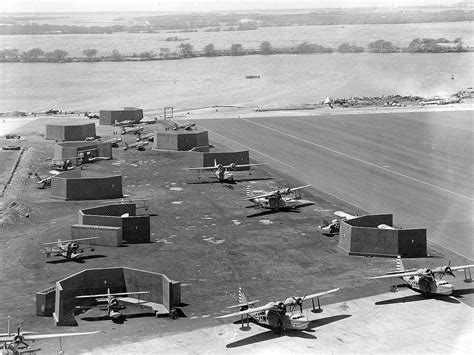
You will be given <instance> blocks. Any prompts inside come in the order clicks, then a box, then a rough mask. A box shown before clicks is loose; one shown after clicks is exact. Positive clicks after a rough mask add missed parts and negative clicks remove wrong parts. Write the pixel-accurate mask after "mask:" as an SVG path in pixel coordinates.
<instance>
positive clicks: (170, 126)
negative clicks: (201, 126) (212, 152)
mask: <svg viewBox="0 0 474 355" xmlns="http://www.w3.org/2000/svg"><path fill="white" fill-rule="evenodd" d="M156 122H157V123H159V124H161V125H162V126H165V129H168V130H170V129H172V130H173V131H178V130H180V129H183V130H185V131H191V130H192V129H193V127H196V124H195V123H193V122H191V123H184V124H180V125H179V124H177V123H176V122H173V121H170V120H158V121H156Z"/></svg>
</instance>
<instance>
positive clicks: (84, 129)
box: [45, 123, 96, 141]
mask: <svg viewBox="0 0 474 355" xmlns="http://www.w3.org/2000/svg"><path fill="white" fill-rule="evenodd" d="M95 136H96V133H95V124H94V123H84V124H48V125H46V134H45V138H46V139H53V140H58V141H82V140H84V139H86V138H87V137H95Z"/></svg>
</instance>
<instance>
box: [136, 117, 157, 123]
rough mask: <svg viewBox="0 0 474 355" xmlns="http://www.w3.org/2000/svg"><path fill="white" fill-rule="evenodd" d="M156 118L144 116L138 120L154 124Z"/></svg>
mask: <svg viewBox="0 0 474 355" xmlns="http://www.w3.org/2000/svg"><path fill="white" fill-rule="evenodd" d="M156 120H157V118H156V117H150V116H145V117H143V118H142V119H141V120H140V121H139V123H145V124H154V123H156Z"/></svg>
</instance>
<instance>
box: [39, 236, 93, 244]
mask: <svg viewBox="0 0 474 355" xmlns="http://www.w3.org/2000/svg"><path fill="white" fill-rule="evenodd" d="M92 239H99V237H90V238H79V239H70V240H62V239H61V240H60V241H59V243H68V242H79V241H82V240H92ZM51 244H58V241H56V242H49V243H43V245H51Z"/></svg>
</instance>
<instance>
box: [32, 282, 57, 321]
mask: <svg viewBox="0 0 474 355" xmlns="http://www.w3.org/2000/svg"><path fill="white" fill-rule="evenodd" d="M55 299H56V287H49V288H47V289H46V290H43V291H39V292H36V315H37V316H41V317H51V316H52V315H53V313H54V304H55Z"/></svg>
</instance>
